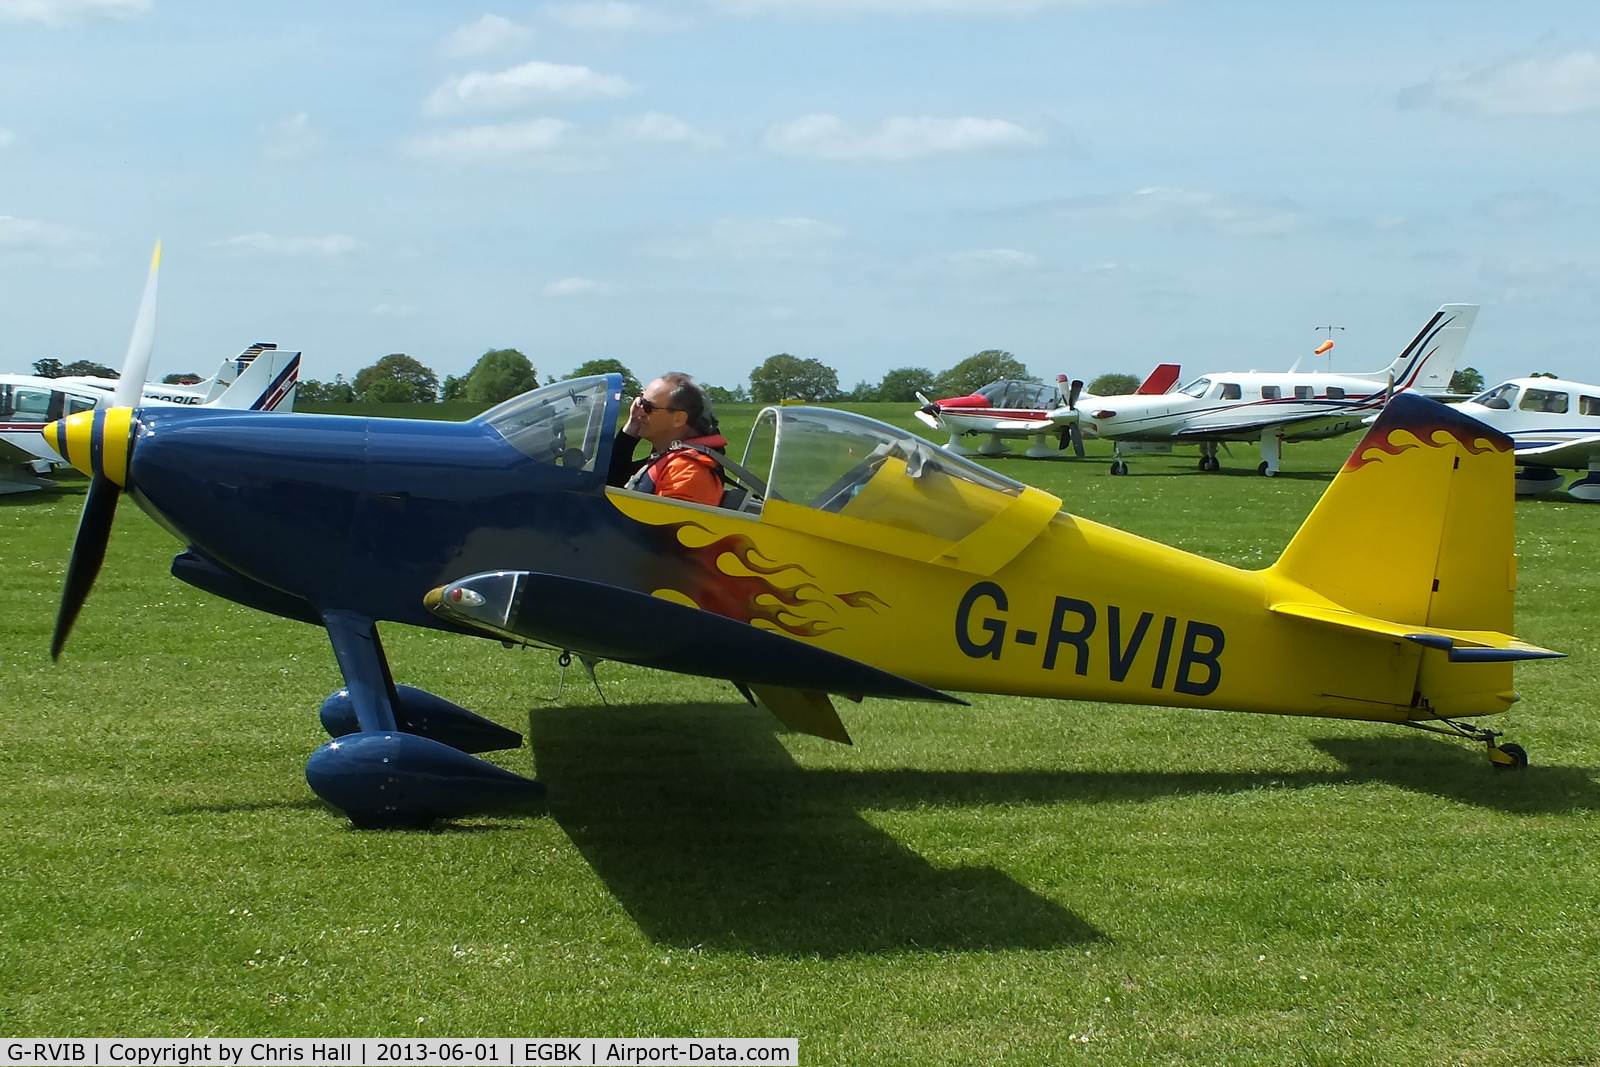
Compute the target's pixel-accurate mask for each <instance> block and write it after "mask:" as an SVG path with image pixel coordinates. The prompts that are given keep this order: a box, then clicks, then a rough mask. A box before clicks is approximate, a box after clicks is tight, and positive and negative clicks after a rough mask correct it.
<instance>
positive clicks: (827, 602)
mask: <svg viewBox="0 0 1600 1067" xmlns="http://www.w3.org/2000/svg"><path fill="white" fill-rule="evenodd" d="M656 529H657V530H660V531H661V532H662V533H664V534H666V535H668V536H670V537H671V538H672V544H671V545H670V547H668V548H667V552H666V553H664V555H668V556H669V557H670V558H671V559H672V560H673V561H674V562H681V563H683V564H685V565H686V566H685V567H684V568H683V569H682V570H680V569H679V568H676V567H674V568H672V570H673V571H674V572H676V573H674V574H672V575H671V577H670V578H669V577H667V576H665V575H663V576H662V579H663V585H662V586H661V588H667V589H671V590H674V591H675V592H678V593H681V594H683V595H684V596H686V597H688V598H689V599H690V600H692V601H694V603H695V604H696V605H697V606H698V607H700V608H701V609H702V610H705V611H709V612H712V613H714V614H717V615H722V616H724V617H726V618H729V619H737V620H738V621H740V622H750V623H753V622H757V621H761V622H765V623H767V624H769V625H771V626H773V627H776V628H777V629H780V630H783V631H785V632H786V633H790V634H793V635H794V636H796V637H819V636H821V635H823V634H827V633H832V632H833V631H835V630H839V629H842V627H840V626H838V625H835V624H833V623H831V622H829V621H828V620H826V619H818V618H811V617H808V615H810V614H811V613H812V606H816V607H818V608H822V609H825V610H829V611H837V610H838V606H837V605H843V606H844V607H847V608H861V607H867V608H871V609H872V610H873V611H876V610H877V607H878V605H880V604H881V605H883V606H884V607H887V606H888V605H887V604H885V603H884V601H883V600H882V599H881V598H879V597H878V596H877V595H875V594H874V593H872V592H869V591H867V590H864V589H860V590H855V591H853V592H848V593H830V592H828V591H827V590H825V589H823V588H822V587H821V586H819V585H817V584H816V582H814V581H805V582H799V583H798V584H795V585H787V586H784V585H779V584H777V583H776V582H774V581H772V580H770V579H771V577H772V576H774V575H780V574H785V573H788V572H793V575H792V576H794V577H799V576H804V577H806V578H812V577H814V575H812V573H811V572H810V571H808V570H806V568H804V567H802V566H801V565H800V564H798V563H780V562H778V561H776V560H770V559H768V558H767V557H765V556H764V555H762V553H761V551H760V550H759V549H758V548H757V547H756V543H755V541H754V540H753V539H752V538H750V537H747V536H745V535H744V534H725V535H723V536H722V537H718V538H716V539H715V540H713V541H711V542H710V543H709V544H705V545H700V546H698V547H696V546H692V545H689V544H688V543H686V542H685V540H684V537H683V533H684V531H686V530H700V531H702V532H704V533H707V534H709V533H711V531H710V530H709V529H707V528H706V527H704V526H702V525H700V524H699V523H698V522H679V523H669V524H667V525H664V526H659V527H656ZM724 556H731V557H732V558H733V559H734V560H735V561H736V562H737V563H738V565H739V566H740V567H742V568H743V569H745V570H747V571H750V572H751V573H749V574H729V573H728V572H727V571H725V570H723V568H722V565H721V560H722V558H723V557H724Z"/></svg>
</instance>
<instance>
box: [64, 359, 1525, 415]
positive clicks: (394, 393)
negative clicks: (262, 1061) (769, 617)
mask: <svg viewBox="0 0 1600 1067" xmlns="http://www.w3.org/2000/svg"><path fill="white" fill-rule="evenodd" d="M33 371H34V373H35V374H36V375H38V376H39V377H41V378H65V377H71V376H92V377H99V378H116V377H117V372H116V371H115V370H113V369H112V368H110V367H107V366H105V365H104V364H101V363H96V362H94V361H93V360H87V359H80V360H74V361H73V362H71V363H65V364H64V363H62V362H61V361H60V360H59V359H40V360H35V361H34V364H33ZM592 374H620V375H622V388H623V394H624V395H625V396H637V395H638V394H639V393H640V392H641V391H642V389H641V385H640V382H639V379H638V378H637V377H636V376H635V375H634V373H633V372H632V371H631V370H629V369H628V368H627V367H626V366H624V365H623V364H622V362H621V361H620V360H615V359H591V360H589V361H588V362H587V363H584V364H581V365H579V366H577V367H574V368H573V369H572V371H571V372H570V373H568V374H565V375H562V376H561V378H559V379H558V378H556V377H555V376H551V377H550V378H549V379H548V380H547V383H546V384H549V382H555V381H558V380H565V379H568V378H584V377H588V376H589V375H592ZM1533 376H1534V377H1536V378H1538V377H1547V378H1554V377H1556V376H1555V375H1554V374H1550V373H1548V372H1536V373H1535V374H1534V375H1533ZM1002 378H1011V379H1020V380H1023V381H1035V382H1036V381H1038V380H1039V379H1038V378H1036V377H1034V376H1033V375H1031V374H1029V373H1028V368H1027V367H1026V366H1025V365H1024V364H1023V363H1022V362H1020V361H1019V360H1018V359H1017V358H1016V357H1015V356H1013V355H1012V354H1011V353H1010V352H1006V351H1003V350H1001V349H998V348H986V349H984V350H983V351H982V352H978V353H976V354H974V355H971V356H968V357H967V358H966V359H964V360H962V361H961V362H959V363H957V364H956V365H955V366H953V367H950V368H949V369H947V370H944V371H940V372H939V373H937V374H936V373H934V372H933V371H931V370H929V369H928V368H926V367H897V368H895V369H894V370H891V371H889V372H888V373H887V374H885V375H884V376H883V377H882V378H881V379H880V380H878V381H877V382H869V381H858V382H857V383H856V384H855V386H854V388H852V389H849V390H842V389H840V387H839V372H838V371H836V370H835V369H834V368H832V367H830V366H828V365H827V364H825V363H823V362H822V361H821V360H816V359H802V358H800V357H799V356H792V355H790V354H789V353H787V352H780V353H778V354H777V355H775V356H769V357H767V359H766V360H765V361H764V362H763V363H762V364H761V365H760V366H758V367H755V368H753V369H752V370H751V371H750V386H749V388H746V387H745V386H743V385H737V386H734V387H733V388H731V389H729V388H725V387H723V386H718V385H706V386H705V387H704V388H705V390H706V395H707V396H709V397H710V398H711V400H712V402H713V403H741V402H747V401H754V402H756V403H759V404H775V403H777V402H778V401H780V400H807V401H812V402H818V401H856V402H872V401H888V402H892V403H911V402H913V401H915V400H916V399H917V394H918V393H919V392H920V393H922V394H923V395H924V396H927V397H929V398H931V399H939V398H943V397H951V396H966V395H968V394H970V393H973V392H976V391H977V390H978V389H981V388H982V387H983V386H985V385H988V384H989V383H990V382H993V381H999V380H1000V379H1002ZM161 380H162V382H163V383H164V384H167V385H173V384H179V385H192V384H194V383H195V382H198V381H200V380H201V378H200V375H198V374H193V373H183V374H169V375H167V376H166V377H164V378H162V379H161ZM1139 382H1140V379H1139V378H1138V377H1137V376H1135V375H1132V374H1102V375H1100V376H1099V377H1098V378H1096V379H1094V380H1093V381H1092V382H1090V383H1089V386H1088V391H1089V392H1091V393H1094V394H1095V395H1097V396H1123V395H1126V394H1128V393H1131V392H1133V391H1134V390H1135V389H1137V388H1138V387H1139ZM538 385H539V373H538V371H537V370H536V369H535V368H534V365H533V362H532V361H531V360H530V359H528V357H527V356H525V355H523V354H522V353H521V352H519V351H517V350H516V349H515V348H492V349H490V350H489V351H487V352H485V353H484V354H483V355H482V356H480V357H479V358H478V362H477V363H475V364H474V365H473V367H472V369H471V370H470V371H468V372H467V373H466V374H464V375H462V376H461V377H459V378H457V377H454V376H452V375H446V376H445V379H444V382H443V383H442V384H441V383H440V381H439V376H438V375H437V374H436V373H434V371H433V370H432V368H429V367H425V366H423V364H422V363H421V362H420V361H418V360H416V359H414V358H412V357H411V356H408V355H406V354H405V353H403V352H392V353H390V354H389V355H387V356H384V357H383V358H382V359H380V360H378V361H377V362H376V363H374V364H372V365H371V366H369V367H363V368H362V369H361V370H359V371H357V372H356V376H355V377H354V378H352V379H350V380H349V381H346V380H345V377H344V375H342V374H340V375H335V376H334V379H333V381H331V382H322V381H318V380H317V379H315V378H304V379H301V381H300V385H299V391H298V393H297V394H296V396H297V397H298V399H300V400H303V401H306V402H307V403H332V404H355V403H366V402H370V403H378V404H393V403H423V404H431V403H433V402H435V401H441V400H470V401H473V402H474V403H479V404H498V403H500V402H501V401H502V400H509V399H510V398H511V397H514V396H516V395H517V394H519V393H525V392H527V391H528V390H529V389H533V388H535V387H537V386H538ZM1449 388H1450V392H1452V393H1455V394H1457V395H1473V394H1476V393H1479V392H1482V391H1483V375H1482V374H1481V373H1480V372H1479V371H1478V369H1477V368H1476V367H1463V368H1461V369H1460V370H1458V371H1456V372H1455V373H1454V374H1453V375H1451V377H1450V386H1449Z"/></svg>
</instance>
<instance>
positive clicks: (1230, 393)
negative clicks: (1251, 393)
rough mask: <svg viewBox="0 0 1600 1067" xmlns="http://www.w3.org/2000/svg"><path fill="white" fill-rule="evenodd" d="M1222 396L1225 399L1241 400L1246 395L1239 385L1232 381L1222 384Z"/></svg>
mask: <svg viewBox="0 0 1600 1067" xmlns="http://www.w3.org/2000/svg"><path fill="white" fill-rule="evenodd" d="M1221 396H1222V399H1224V400H1239V399H1241V398H1242V397H1243V396H1244V393H1243V392H1242V391H1241V390H1240V389H1239V387H1238V386H1237V385H1234V384H1233V383H1232V382H1227V383H1225V384H1224V385H1223V386H1222V394H1221Z"/></svg>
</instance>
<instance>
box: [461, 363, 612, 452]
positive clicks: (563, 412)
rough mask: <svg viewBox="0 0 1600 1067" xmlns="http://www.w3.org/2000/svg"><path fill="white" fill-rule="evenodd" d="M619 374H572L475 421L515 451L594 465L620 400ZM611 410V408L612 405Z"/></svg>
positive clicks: (499, 406)
mask: <svg viewBox="0 0 1600 1067" xmlns="http://www.w3.org/2000/svg"><path fill="white" fill-rule="evenodd" d="M614 377H616V376H615V375H604V374H602V375H599V376H596V377H593V378H574V379H572V380H570V381H565V382H557V383H555V384H554V385H547V386H545V387H544V388H543V389H535V390H533V391H532V392H528V393H523V394H522V395H521V396H515V397H512V398H511V399H510V400H507V401H506V402H505V403H503V404H499V405H497V406H495V407H492V408H490V409H489V410H488V411H485V412H484V413H483V414H482V415H479V416H478V417H477V418H476V419H474V420H473V421H474V422H486V423H488V424H489V425H490V426H493V427H494V428H495V429H496V430H498V431H500V433H501V434H502V435H503V436H504V437H505V439H506V440H507V441H509V442H510V443H511V444H512V445H513V446H514V447H515V448H516V449H517V451H519V452H521V453H523V454H524V455H527V456H532V457H533V458H534V459H537V460H543V461H544V462H546V463H553V464H556V465H558V466H562V467H576V468H581V469H583V470H594V469H595V461H596V458H597V457H598V456H599V454H600V448H601V445H602V444H606V445H609V443H610V442H609V441H607V440H605V430H606V429H607V428H608V427H609V424H610V422H612V421H615V419H616V411H615V407H616V406H620V405H621V397H620V396H619V395H618V394H619V392H620V390H621V383H620V379H618V381H615V382H614V381H612V380H611V379H612V378H614ZM608 409H609V410H608Z"/></svg>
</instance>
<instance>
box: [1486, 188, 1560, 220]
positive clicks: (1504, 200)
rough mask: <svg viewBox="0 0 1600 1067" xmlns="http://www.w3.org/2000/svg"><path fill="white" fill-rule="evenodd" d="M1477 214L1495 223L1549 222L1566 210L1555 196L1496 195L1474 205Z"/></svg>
mask: <svg viewBox="0 0 1600 1067" xmlns="http://www.w3.org/2000/svg"><path fill="white" fill-rule="evenodd" d="M1474 208H1475V210H1476V211H1477V213H1478V214H1479V215H1481V216H1483V217H1484V218H1487V219H1492V220H1494V221H1495V222H1512V223H1532V222H1549V221H1550V220H1551V219H1553V218H1556V217H1557V216H1559V215H1562V214H1564V213H1565V212H1566V210H1567V205H1566V203H1565V202H1564V201H1563V200H1562V199H1561V198H1560V197H1556V196H1552V195H1551V194H1549V193H1541V192H1508V193H1496V194H1495V195H1493V196H1490V197H1487V198H1485V199H1483V200H1481V201H1479V202H1478V203H1477V204H1475V205H1474Z"/></svg>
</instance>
